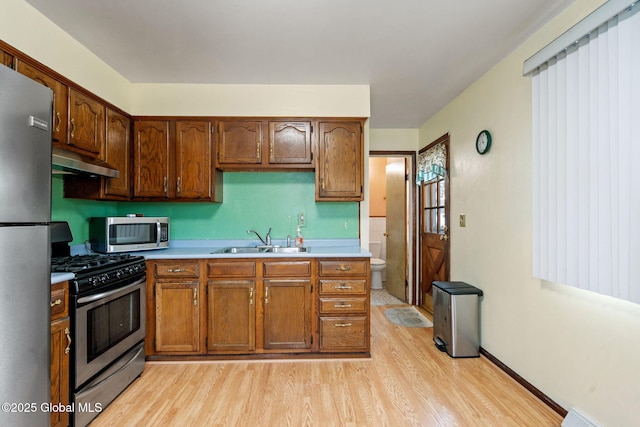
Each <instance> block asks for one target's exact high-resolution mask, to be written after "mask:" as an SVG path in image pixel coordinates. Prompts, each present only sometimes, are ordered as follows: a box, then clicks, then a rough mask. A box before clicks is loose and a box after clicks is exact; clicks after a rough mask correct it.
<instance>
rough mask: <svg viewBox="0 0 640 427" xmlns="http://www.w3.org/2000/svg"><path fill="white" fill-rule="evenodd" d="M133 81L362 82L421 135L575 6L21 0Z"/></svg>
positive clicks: (460, 1) (526, 1)
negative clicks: (439, 113)
mask: <svg viewBox="0 0 640 427" xmlns="http://www.w3.org/2000/svg"><path fill="white" fill-rule="evenodd" d="M26 1H27V2H28V3H29V4H31V5H32V6H33V7H35V8H36V9H38V10H39V11H40V12H41V13H43V14H44V15H45V16H47V17H48V18H49V19H50V20H51V21H53V22H54V23H56V24H57V25H58V26H60V27H61V28H62V29H63V30H64V31H66V32H67V33H68V34H70V35H71V36H72V37H74V38H75V39H76V40H78V41H79V42H80V43H81V44H82V45H84V46H85V47H86V48H88V49H89V50H91V51H92V52H93V53H95V54H96V55H97V56H98V57H99V58H101V59H102V60H103V61H104V62H106V63H107V64H109V65H110V66H111V67H113V68H114V69H115V70H116V71H118V72H119V73H120V74H122V75H123V76H124V77H125V78H127V79H128V80H129V81H131V82H134V83H141V82H145V83H214V84H314V85H322V84H347V85H356V84H367V85H370V90H371V120H370V127H371V128H418V127H419V126H420V125H422V124H423V123H424V122H425V121H426V120H427V119H429V118H430V117H431V116H432V115H433V114H435V113H436V112H437V111H438V110H440V109H441V108H442V107H443V106H445V105H446V104H447V103H448V102H449V101H451V100H452V99H453V98H454V97H455V96H457V95H458V94H459V93H460V92H462V91H463V90H464V89H465V88H466V87H468V86H469V85H470V84H471V83H473V82H474V81H475V80H477V79H478V78H479V77H480V76H481V75H483V74H484V73H485V72H487V71H488V70H489V69H490V68H491V67H492V66H494V65H495V64H496V63H498V62H499V61H500V60H501V59H502V58H504V57H505V56H506V55H507V54H509V53H510V52H511V51H512V50H513V49H515V48H516V47H517V46H518V45H520V44H521V43H522V42H523V41H524V40H525V39H526V37H528V36H529V35H531V34H532V33H533V32H535V31H536V30H537V29H539V28H540V27H541V26H542V25H543V24H545V23H546V22H547V21H548V20H549V19H550V18H552V17H553V16H555V15H556V14H557V13H558V12H559V11H561V10H562V9H563V8H565V7H566V6H568V5H569V4H570V3H571V2H573V1H574V0H482V1H478V0H457V1H451V0H395V1H392V0H387V1H383V0H235V1H232V0H226V1H224V0H135V1H131V0H109V1H103V0H59V1H51V0H26Z"/></svg>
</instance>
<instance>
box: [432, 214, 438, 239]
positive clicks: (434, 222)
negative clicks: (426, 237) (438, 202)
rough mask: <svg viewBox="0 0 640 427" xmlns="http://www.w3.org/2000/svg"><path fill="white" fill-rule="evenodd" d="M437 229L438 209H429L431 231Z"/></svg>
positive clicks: (435, 231)
mask: <svg viewBox="0 0 640 427" xmlns="http://www.w3.org/2000/svg"><path fill="white" fill-rule="evenodd" d="M437 230H438V210H437V209H432V210H431V231H432V232H433V233H437Z"/></svg>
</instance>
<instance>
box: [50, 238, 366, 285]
mask: <svg viewBox="0 0 640 427" xmlns="http://www.w3.org/2000/svg"><path fill="white" fill-rule="evenodd" d="M259 243H260V242H259V241H257V240H172V241H171V245H170V247H169V248H166V249H158V250H151V251H138V252H130V253H131V255H142V256H144V257H145V259H189V258H231V259H233V258H334V257H335V258H370V257H371V252H369V251H368V250H366V249H363V248H361V247H360V240H359V239H308V240H305V245H304V246H305V247H306V248H307V252H295V253H282V252H279V253H273V252H262V253H235V254H232V253H223V252H220V251H221V250H222V249H224V248H227V247H251V246H256V245H258V244H259ZM273 244H274V245H278V246H286V242H281V241H273ZM71 253H72V254H73V255H83V254H86V253H87V251H86V249H85V247H84V245H78V246H77V247H72V251H71ZM73 278H74V275H73V273H52V274H51V284H54V283H59V282H64V281H65V280H71V279H73Z"/></svg>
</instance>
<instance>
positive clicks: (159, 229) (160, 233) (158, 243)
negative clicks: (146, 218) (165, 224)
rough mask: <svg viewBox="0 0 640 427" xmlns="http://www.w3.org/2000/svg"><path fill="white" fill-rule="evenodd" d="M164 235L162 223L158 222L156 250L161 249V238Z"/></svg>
mask: <svg viewBox="0 0 640 427" xmlns="http://www.w3.org/2000/svg"><path fill="white" fill-rule="evenodd" d="M161 235H162V226H161V225H160V221H156V248H158V247H160V236H161Z"/></svg>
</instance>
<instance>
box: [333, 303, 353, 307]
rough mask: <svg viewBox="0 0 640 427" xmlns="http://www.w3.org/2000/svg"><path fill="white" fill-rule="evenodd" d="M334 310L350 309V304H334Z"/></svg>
mask: <svg viewBox="0 0 640 427" xmlns="http://www.w3.org/2000/svg"><path fill="white" fill-rule="evenodd" d="M335 308H351V304H345V303H341V304H336V305H335Z"/></svg>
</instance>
